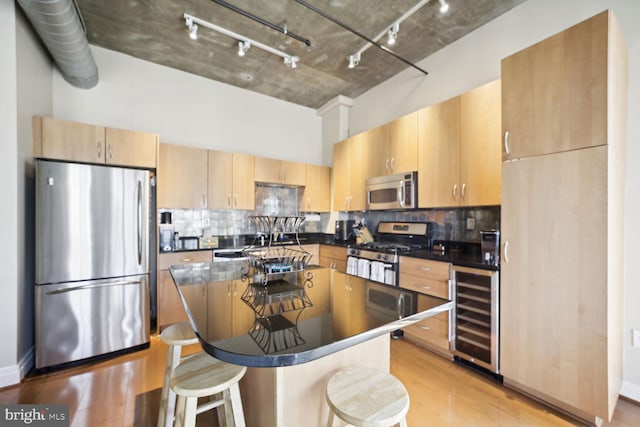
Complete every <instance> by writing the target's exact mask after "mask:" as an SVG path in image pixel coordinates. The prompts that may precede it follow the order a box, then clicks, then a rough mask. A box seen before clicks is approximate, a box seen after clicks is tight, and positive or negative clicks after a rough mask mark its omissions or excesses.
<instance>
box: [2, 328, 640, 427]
mask: <svg viewBox="0 0 640 427" xmlns="http://www.w3.org/2000/svg"><path fill="white" fill-rule="evenodd" d="M198 350H199V348H198V346H191V347H190V348H188V349H187V352H193V351H198ZM166 351H167V347H166V346H165V345H164V344H163V343H162V342H161V341H160V339H159V338H158V337H153V338H152V341H151V347H150V348H149V349H147V350H143V351H139V352H136V353H133V354H128V355H125V356H120V357H117V358H114V359H111V360H108V361H102V362H98V363H94V364H91V365H88V366H83V367H76V368H72V369H67V370H64V371H59V372H55V373H50V374H46V375H38V376H34V375H30V376H28V377H27V378H26V379H25V380H24V381H23V382H22V383H21V384H19V385H15V386H11V387H7V388H3V389H0V402H3V403H64V404H68V405H69V410H70V414H71V425H72V426H82V427H84V426H92V427H93V426H115V427H117V426H155V425H156V420H157V416H158V402H159V400H160V388H161V387H162V374H163V370H164V363H165V357H166ZM391 371H392V373H393V374H394V375H396V376H397V377H398V378H399V379H400V380H401V381H402V382H403V383H404V384H405V386H406V387H407V389H408V390H409V395H410V396H411V407H410V409H409V415H408V424H409V426H412V427H422V426H429V427H438V426H455V427H459V426H505V427H506V426H508V427H516V426H572V425H577V423H576V422H575V421H572V420H569V419H567V418H564V417H562V416H561V415H559V414H557V413H555V412H553V411H552V410H550V409H548V408H546V407H544V406H542V405H540V404H538V403H536V402H534V401H532V400H530V399H528V398H526V397H524V396H522V395H520V394H518V393H516V392H514V391H511V390H509V389H507V388H505V387H503V386H501V385H498V384H496V383H495V382H493V381H492V380H490V379H488V378H485V377H483V376H481V375H479V374H476V373H475V372H473V371H471V370H469V369H467V368H465V367H461V366H458V365H455V364H453V363H451V362H449V361H447V360H445V359H443V358H441V357H439V356H436V355H434V354H432V353H430V352H428V351H426V350H423V349H421V348H420V347H417V346H415V345H413V344H412V343H410V342H408V341H406V340H397V341H395V340H392V343H391ZM246 410H250V408H245V411H246ZM212 415H213V414H207V415H206V416H205V414H203V415H201V416H199V417H198V425H215V424H216V423H215V417H214V416H212ZM310 425H311V424H310ZM318 425H324V421H323V420H319V421H318ZM638 425H640V406H638V405H636V404H634V403H631V402H629V401H625V400H621V401H620V402H619V403H618V407H617V409H616V412H615V414H614V418H613V420H612V422H611V423H605V426H609V427H623V426H624V427H632V426H638ZM287 427H289V426H287ZM291 427H302V426H291ZM304 427H307V426H304Z"/></svg>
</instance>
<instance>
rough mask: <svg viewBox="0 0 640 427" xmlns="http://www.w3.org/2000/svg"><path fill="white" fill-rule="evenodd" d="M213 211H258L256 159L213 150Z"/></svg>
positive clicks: (210, 189) (210, 185)
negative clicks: (255, 174)
mask: <svg viewBox="0 0 640 427" xmlns="http://www.w3.org/2000/svg"><path fill="white" fill-rule="evenodd" d="M208 157H209V173H208V199H209V209H244V210H253V209H255V180H254V167H255V165H254V162H255V158H254V156H251V155H248V154H241V153H229V152H225V151H215V150H209V152H208Z"/></svg>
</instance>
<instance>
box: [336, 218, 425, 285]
mask: <svg viewBox="0 0 640 427" xmlns="http://www.w3.org/2000/svg"><path fill="white" fill-rule="evenodd" d="M434 228H435V224H434V223H432V222H386V221H383V222H380V223H378V227H377V231H376V236H375V240H374V241H373V242H370V243H366V244H363V245H358V246H349V247H348V248H347V274H351V275H354V276H359V277H362V278H365V279H368V280H372V281H375V282H380V283H384V284H386V285H391V286H398V281H399V274H400V270H399V268H398V267H399V263H400V255H402V254H403V253H407V252H409V251H414V250H420V249H427V248H430V247H431V245H432V243H433V233H434Z"/></svg>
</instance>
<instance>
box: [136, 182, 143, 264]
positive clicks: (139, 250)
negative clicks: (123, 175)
mask: <svg viewBox="0 0 640 427" xmlns="http://www.w3.org/2000/svg"><path fill="white" fill-rule="evenodd" d="M137 225H138V265H142V181H140V180H138V224H137Z"/></svg>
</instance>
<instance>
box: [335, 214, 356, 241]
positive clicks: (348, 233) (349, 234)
mask: <svg viewBox="0 0 640 427" xmlns="http://www.w3.org/2000/svg"><path fill="white" fill-rule="evenodd" d="M355 223H356V222H355V221H354V220H350V219H341V220H337V221H336V232H335V235H334V240H335V241H336V242H345V243H346V242H353V241H354V240H355V238H356V235H355V233H354V231H353V228H354V226H355Z"/></svg>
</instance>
